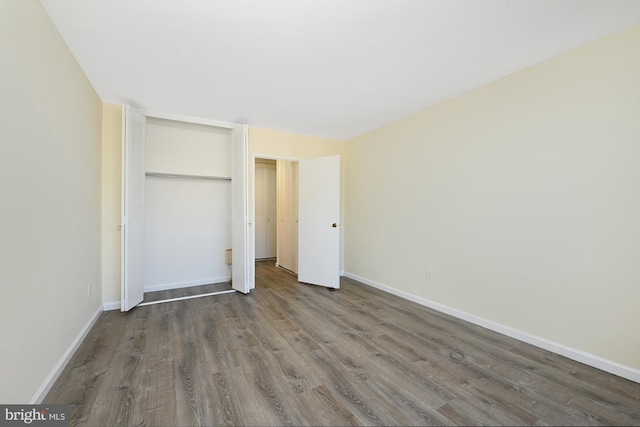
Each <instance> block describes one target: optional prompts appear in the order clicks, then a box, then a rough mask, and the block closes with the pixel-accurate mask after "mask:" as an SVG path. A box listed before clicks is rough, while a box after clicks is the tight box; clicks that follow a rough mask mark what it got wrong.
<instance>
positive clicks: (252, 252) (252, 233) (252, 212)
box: [247, 153, 301, 287]
mask: <svg viewBox="0 0 640 427" xmlns="http://www.w3.org/2000/svg"><path fill="white" fill-rule="evenodd" d="M256 159H268V160H285V161H288V162H299V161H300V160H301V159H299V158H295V157H285V156H276V155H273V154H262V153H253V154H251V159H250V160H251V161H250V164H249V168H250V169H251V180H250V181H251V194H250V197H249V200H251V209H249V259H248V260H247V262H248V263H249V280H250V281H251V283H252V284H253V287H255V286H256V267H255V266H256V230H255V227H254V226H253V224H255V223H256ZM276 191H277V190H276Z"/></svg>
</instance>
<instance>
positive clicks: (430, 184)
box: [345, 26, 640, 370]
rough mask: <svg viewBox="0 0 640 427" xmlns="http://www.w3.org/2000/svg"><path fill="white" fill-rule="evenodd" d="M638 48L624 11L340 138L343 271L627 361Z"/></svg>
mask: <svg viewBox="0 0 640 427" xmlns="http://www.w3.org/2000/svg"><path fill="white" fill-rule="evenodd" d="M639 49H640V26H635V27H632V28H631V29H628V30H626V31H623V32H620V33H617V34H614V35H612V36H609V37H607V38H604V39H601V40H598V41H596V42H593V43H591V44H588V45H585V46H583V47H582V48H579V49H576V50H574V51H571V52H569V53H567V54H564V55H562V56H559V57H556V58H554V59H552V60H549V61H547V62H544V63H541V64H539V65H537V66H534V67H531V68H529V69H527V70H525V71H522V72H520V73H517V74H515V75H512V76H510V77H507V78H504V79H502V80H499V81H496V82H494V83H492V84H489V85H486V86H484V87H481V88H479V89H476V90H473V91H471V92H468V93H466V94H464V95H462V96H459V97H457V98H455V99H452V100H450V101H447V102H444V103H442V104H440V105H438V106H435V107H433V108H429V109H427V110H424V111H422V112H420V113H418V114H415V115H412V116H410V117H407V118H404V119H402V120H399V121H397V122H395V123H392V124H389V125H387V126H384V127H382V128H379V129H377V130H375V131H373V132H370V133H368V134H365V135H362V136H360V137H358V138H355V139H353V140H351V141H349V142H348V143H347V161H348V165H349V167H348V168H347V188H346V189H347V194H346V202H347V209H346V214H347V216H346V224H345V233H346V247H345V251H346V255H345V264H346V268H345V269H346V271H347V272H348V273H351V274H353V275H358V276H360V277H363V278H366V279H368V280H371V281H373V282H377V283H379V284H383V285H386V286H389V287H392V288H394V289H396V290H399V291H402V292H406V293H408V294H411V295H414V296H417V297H420V298H424V299H427V300H430V301H433V302H436V303H439V304H443V305H446V306H448V307H452V308H454V309H456V310H460V311H463V312H465V313H469V314H471V315H474V316H479V317H481V318H483V319H487V320H489V321H492V322H497V323H499V324H502V325H506V326H508V327H511V328H515V329H517V330H519V331H522V332H524V333H526V334H531V335H533V336H537V337H540V338H543V339H546V340H550V341H553V342H555V343H559V344H561V345H563V346H567V347H569V348H572V349H575V350H578V351H580V352H585V353H588V354H591V355H595V356H598V357H601V358H604V359H607V360H608V361H613V362H617V363H619V364H622V365H625V366H627V367H631V368H634V369H636V370H638V369H640V340H639V339H638V331H637V329H638V325H640V310H639V309H638V303H639V302H640V268H638V260H639V259H640V221H639V220H638V218H640V167H639V160H640V78H639V76H640V56H639V55H638V54H637V53H638V51H639ZM426 269H431V270H432V275H433V279H432V280H430V281H429V280H426V277H425V270H426Z"/></svg>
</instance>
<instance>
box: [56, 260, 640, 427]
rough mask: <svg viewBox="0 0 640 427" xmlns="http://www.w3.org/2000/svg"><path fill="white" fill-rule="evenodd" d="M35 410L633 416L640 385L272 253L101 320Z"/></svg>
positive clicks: (540, 419)
mask: <svg viewBox="0 0 640 427" xmlns="http://www.w3.org/2000/svg"><path fill="white" fill-rule="evenodd" d="M216 286H217V288H225V287H228V284H222V285H216ZM202 289H205V290H207V291H209V290H211V289H213V288H212V287H211V286H209V287H205V288H201V289H182V290H176V291H162V292H159V293H157V294H156V295H153V296H151V297H150V298H172V297H175V296H183V295H191V294H193V293H195V292H199V291H201V290H202ZM145 298H147V296H145ZM44 403H51V404H53V403H60V404H70V405H71V411H70V417H71V420H70V421H71V425H88V426H91V425H109V426H114V425H122V426H129V425H148V426H176V425H190V426H191V425H206V426H213V425H227V426H231V425H233V426H241V425H263V426H279V425H330V426H338V425H354V426H359V425H486V424H489V425H536V426H544V425H640V384H637V383H633V382H631V381H628V380H625V379H623V378H619V377H616V376H614V375H611V374H608V373H605V372H602V371H599V370H597V369H594V368H591V367H588V366H585V365H583V364H580V363H578V362H574V361H571V360H569V359H566V358H564V357H561V356H559V355H556V354H553V353H550V352H548V351H545V350H542V349H539V348H536V347H533V346H530V345H528V344H525V343H522V342H519V341H517V340H514V339H511V338H508V337H505V336H503V335H501V334H497V333H495V332H492V331H489V330H487V329H484V328H481V327H478V326H477V325H472V324H469V323H467V322H464V321H462V320H460V319H456V318H453V317H450V316H447V315H445V314H443V313H439V312H435V311H433V310H430V309H428V308H425V307H422V306H420V305H418V304H415V303H412V302H409V301H406V300H403V299H401V298H398V297H396V296H393V295H389V294H387V293H384V292H382V291H380V290H378V289H373V288H370V287H368V286H365V285H362V284H360V283H358V282H356V281H353V280H350V279H344V278H343V279H342V282H341V288H340V290H339V291H337V292H330V291H328V290H327V289H325V288H322V287H318V286H311V285H303V284H299V283H297V281H296V278H295V276H294V275H292V274H291V273H289V272H286V271H284V270H281V269H278V268H276V267H275V266H274V265H273V262H272V261H269V262H259V263H256V289H254V290H253V291H252V292H251V293H250V294H248V295H242V294H239V293H230V294H223V295H217V296H212V297H204V298H197V299H191V300H184V301H175V302H170V303H163V304H157V305H150V306H144V307H137V308H135V309H133V310H132V311H131V312H128V313H120V312H116V311H113V312H107V313H103V314H102V315H101V316H100V318H99V319H98V321H97V322H96V324H95V326H94V328H93V329H92V330H91V331H90V332H89V334H88V335H87V338H86V339H85V341H84V342H83V343H82V344H81V345H80V347H79V349H78V351H77V352H76V354H75V355H74V356H73V357H72V359H71V361H70V362H69V364H68V366H67V367H66V368H65V369H64V371H63V372H62V374H61V375H60V377H59V378H58V380H57V381H56V383H55V384H54V386H53V387H52V389H51V391H50V392H49V394H48V395H47V397H46V398H45V400H44Z"/></svg>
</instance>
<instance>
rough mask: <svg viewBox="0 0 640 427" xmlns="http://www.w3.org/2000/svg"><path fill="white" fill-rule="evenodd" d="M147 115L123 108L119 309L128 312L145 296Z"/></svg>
mask: <svg viewBox="0 0 640 427" xmlns="http://www.w3.org/2000/svg"><path fill="white" fill-rule="evenodd" d="M146 121H147V118H146V117H145V115H144V114H143V113H142V112H141V111H138V110H134V109H132V108H129V107H127V106H125V107H124V109H123V122H124V138H123V144H122V171H123V179H122V226H121V242H122V243H121V251H120V256H121V263H122V265H121V270H120V271H121V275H122V277H121V280H120V283H121V295H122V296H121V300H120V305H121V310H122V311H129V310H131V309H132V308H133V307H135V306H136V305H138V304H139V303H141V302H142V299H143V297H144V290H143V289H144V229H145V223H144V188H145V143H146V128H147V122H146Z"/></svg>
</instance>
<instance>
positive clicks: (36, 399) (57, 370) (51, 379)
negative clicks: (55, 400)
mask: <svg viewBox="0 0 640 427" xmlns="http://www.w3.org/2000/svg"><path fill="white" fill-rule="evenodd" d="M100 314H102V307H99V308H98V310H97V311H96V312H95V313H94V314H93V316H91V318H90V319H89V321H88V322H87V324H86V325H85V326H84V328H82V330H81V331H80V333H79V334H78V336H76V338H75V339H74V340H73V342H72V343H71V345H70V346H69V348H68V349H67V351H65V352H64V354H63V355H62V357H61V358H60V360H59V361H58V363H56V366H55V367H54V368H53V370H52V371H51V373H50V374H49V375H48V376H47V378H46V379H45V380H44V382H43V383H42V385H41V386H40V388H39V389H38V391H36V393H35V394H34V395H33V397H32V398H31V400H30V402H29V404H30V405H37V404H40V403H41V402H42V400H43V399H44V398H45V396H46V395H47V393H49V390H51V387H53V384H54V383H55V382H56V380H57V379H58V377H59V376H60V374H61V373H62V370H63V369H64V368H65V366H67V363H69V360H71V357H72V356H73V354H74V353H75V352H76V350H77V349H78V347H79V346H80V344H81V343H82V341H83V340H84V339H85V337H86V336H87V334H88V333H89V331H90V330H91V328H92V327H93V325H94V324H95V323H96V320H98V317H100Z"/></svg>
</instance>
